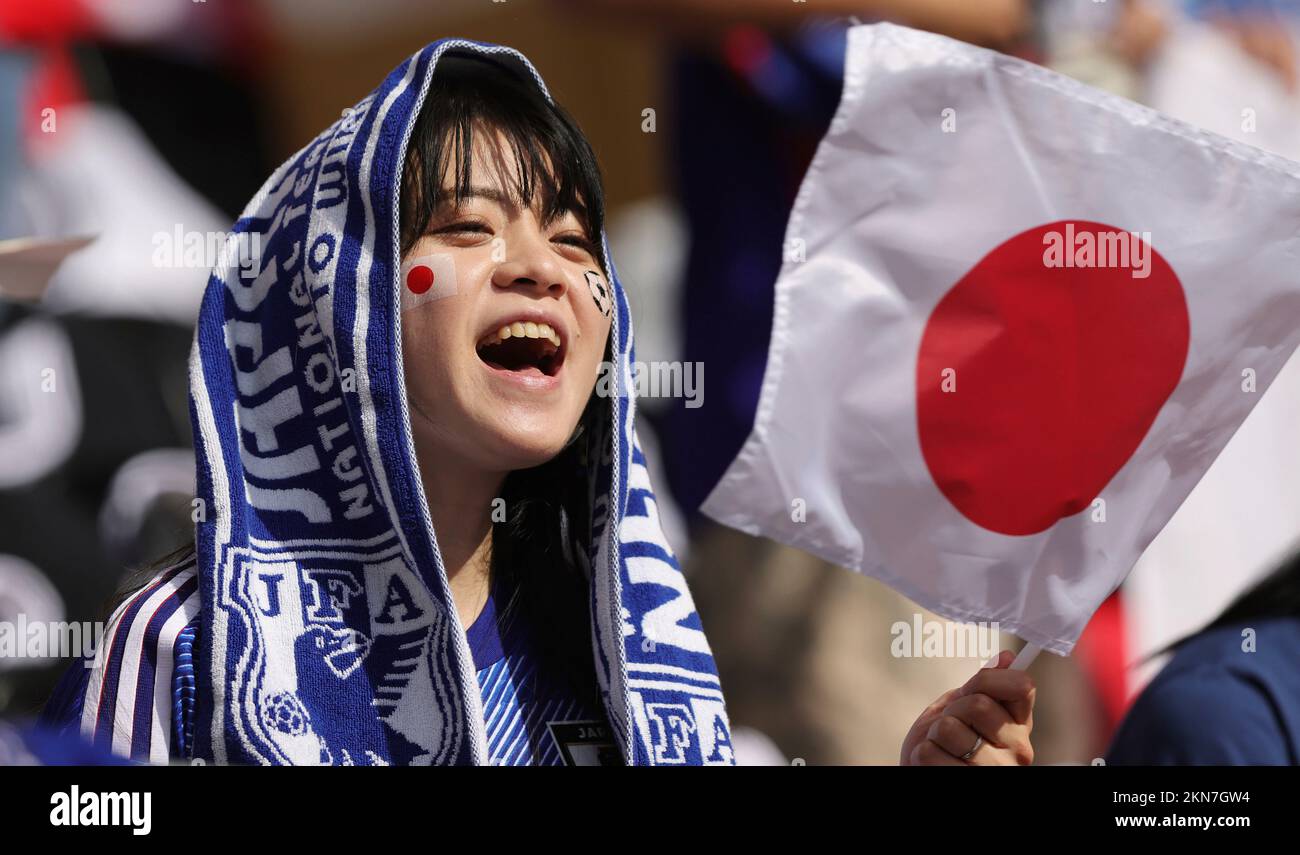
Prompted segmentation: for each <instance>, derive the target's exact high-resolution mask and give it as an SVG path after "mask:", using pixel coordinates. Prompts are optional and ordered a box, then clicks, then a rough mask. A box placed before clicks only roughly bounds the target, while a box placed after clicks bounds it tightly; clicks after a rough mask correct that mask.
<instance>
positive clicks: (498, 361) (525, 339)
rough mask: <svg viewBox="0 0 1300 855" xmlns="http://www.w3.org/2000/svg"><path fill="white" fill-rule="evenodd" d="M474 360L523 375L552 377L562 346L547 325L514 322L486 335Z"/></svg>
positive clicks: (561, 360)
mask: <svg viewBox="0 0 1300 855" xmlns="http://www.w3.org/2000/svg"><path fill="white" fill-rule="evenodd" d="M476 349H477V351H478V358H479V359H481V360H483V361H484V362H485V363H487V364H488V365H489V366H491V367H492V368H496V369H499V370H501V371H510V372H514V373H516V374H520V375H523V376H533V377H541V376H546V377H554V376H555V374H556V372H558V371H559V370H560V365H561V364H562V363H563V362H564V343H563V341H562V340H561V338H560V335H559V333H557V332H556V331H555V329H554V328H553V327H551V326H550V325H549V324H536V323H533V322H532V321H515V322H514V323H510V324H505V325H504V326H502V327H500V328H499V329H497V330H496V331H495V332H491V333H488V334H487V335H486V336H484V337H483V338H482V339H480V340H479V343H478V345H477V348H476Z"/></svg>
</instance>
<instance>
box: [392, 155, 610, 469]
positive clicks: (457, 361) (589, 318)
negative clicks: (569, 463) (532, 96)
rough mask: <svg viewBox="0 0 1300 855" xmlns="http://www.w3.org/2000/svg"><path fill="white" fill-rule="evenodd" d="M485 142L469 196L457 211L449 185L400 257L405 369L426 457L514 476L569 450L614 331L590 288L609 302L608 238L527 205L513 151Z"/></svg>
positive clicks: (568, 216) (569, 216) (414, 425)
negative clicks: (602, 258) (603, 240)
mask: <svg viewBox="0 0 1300 855" xmlns="http://www.w3.org/2000/svg"><path fill="white" fill-rule="evenodd" d="M474 144H475V153H474V157H473V163H472V171H471V182H470V183H471V186H472V192H471V194H470V195H469V196H468V197H467V198H465V199H463V200H462V203H461V205H460V207H459V208H456V207H455V203H454V195H453V194H452V193H451V186H450V183H449V182H450V180H451V179H450V178H448V179H447V180H446V181H444V185H445V186H444V188H443V193H442V194H441V198H443V199H445V200H446V201H445V202H444V203H443V204H441V205H439V206H438V207H437V211H436V213H435V214H434V216H433V218H432V219H431V220H430V222H429V225H428V227H427V229H426V230H425V233H424V235H422V236H421V237H420V238H419V240H418V242H417V243H416V244H415V245H414V246H413V247H412V248H411V250H410V251H409V252H407V253H406V255H404V256H403V258H402V271H401V276H402V281H401V282H400V283H399V287H400V288H401V291H402V311H401V327H402V353H403V369H404V371H405V375H406V390H407V398H408V401H409V404H410V411H411V429H412V431H413V433H414V436H415V441H416V447H417V448H418V449H422V450H428V451H430V452H431V453H433V454H435V455H442V454H452V455H456V456H458V457H459V458H461V459H462V460H463V461H464V462H465V463H467V464H470V465H474V466H477V467H479V468H482V469H485V470H487V471H492V472H503V473H504V472H509V471H512V470H515V469H524V468H529V467H532V466H538V465H540V464H542V463H545V462H546V461H547V460H550V459H551V458H553V457H554V456H555V455H556V454H558V453H559V452H560V451H561V450H562V449H563V448H564V445H565V443H567V442H568V439H569V437H570V436H571V435H572V433H573V431H574V428H575V427H576V426H577V423H578V419H579V418H580V417H581V415H582V412H583V409H584V408H585V406H586V404H587V400H588V398H589V397H590V395H591V393H592V388H593V386H594V384H595V382H596V377H597V372H598V371H599V369H600V363H601V359H602V357H603V356H604V353H605V343H606V340H607V338H608V336H609V329H610V324H611V319H610V317H609V316H608V314H607V313H608V311H609V304H610V302H611V300H610V299H608V298H606V299H604V300H602V302H601V303H599V304H598V302H597V300H596V298H595V296H593V290H592V288H591V286H590V285H589V283H588V280H589V278H590V277H591V276H593V275H594V276H596V277H599V285H600V287H603V288H604V289H605V290H604V292H603V294H602V296H603V295H605V294H609V293H611V291H610V289H609V287H608V286H607V285H606V284H605V283H606V279H605V276H604V274H603V273H601V272H600V264H599V261H598V256H597V253H598V252H599V249H598V246H599V244H598V243H597V242H598V241H599V238H600V236H599V235H589V234H587V233H586V231H585V229H584V228H583V226H582V224H581V220H580V219H579V217H578V216H577V215H576V214H574V213H573V212H566V213H565V214H563V215H562V216H561V217H559V218H558V219H556V220H554V221H553V222H550V223H543V222H542V219H541V216H540V212H539V210H538V208H540V204H541V202H540V198H539V197H540V196H541V194H540V193H536V194H534V195H533V209H531V210H530V209H525V208H522V207H521V206H519V205H518V204H517V203H516V202H515V201H514V198H515V196H516V194H514V193H511V192H509V190H508V186H507V184H506V182H504V181H502V179H501V177H500V176H501V175H508V174H509V172H508V171H507V170H506V169H505V168H503V166H502V165H503V164H511V163H513V159H512V157H510V156H509V150H508V149H503V148H502V146H503V145H505V144H504V142H503V141H502V140H501V139H500V138H498V137H497V136H496V135H494V134H490V133H477V134H475V135H474ZM450 167H451V168H450V169H448V170H447V172H448V175H449V176H454V175H456V174H457V169H456V167H457V165H456V164H455V163H452V164H450ZM596 290H597V292H598V293H599V292H600V289H599V287H598V288H597V289H596Z"/></svg>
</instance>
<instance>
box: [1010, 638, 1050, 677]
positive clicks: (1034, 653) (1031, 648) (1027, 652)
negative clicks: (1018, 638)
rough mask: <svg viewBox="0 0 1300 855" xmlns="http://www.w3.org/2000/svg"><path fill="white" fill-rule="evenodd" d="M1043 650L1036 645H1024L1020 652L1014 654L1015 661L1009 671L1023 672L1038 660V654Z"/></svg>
mask: <svg viewBox="0 0 1300 855" xmlns="http://www.w3.org/2000/svg"><path fill="white" fill-rule="evenodd" d="M1042 649H1043V648H1041V647H1039V646H1038V645H1037V644H1026V645H1025V646H1024V647H1023V648H1022V649H1021V651H1020V652H1019V653H1018V654H1016V660H1015V661H1014V662H1012V663H1011V670H1013V671H1023V670H1025V669H1026V668H1028V667H1029V666H1030V665H1031V664H1032V663H1033V661H1034V660H1035V659H1036V658H1038V654H1039V653H1040V652H1041V651H1042Z"/></svg>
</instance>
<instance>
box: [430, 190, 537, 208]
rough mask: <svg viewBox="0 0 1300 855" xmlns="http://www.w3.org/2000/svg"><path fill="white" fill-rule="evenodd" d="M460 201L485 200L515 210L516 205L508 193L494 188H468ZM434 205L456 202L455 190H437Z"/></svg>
mask: <svg viewBox="0 0 1300 855" xmlns="http://www.w3.org/2000/svg"><path fill="white" fill-rule="evenodd" d="M460 198H462V199H487V200H488V201H489V202H496V203H497V204H498V205H500V206H502V207H503V208H517V207H519V205H518V203H517V202H516V201H515V200H514V199H513V198H511V197H510V194H508V193H502V192H501V191H500V190H499V189H497V188H496V187H470V188H469V190H468V191H467V192H465V193H463V194H461V197H460ZM433 201H434V203H435V204H437V205H439V206H441V205H444V204H447V203H450V202H454V201H456V191H455V190H439V191H438V192H437V194H436V195H435V196H434V197H433Z"/></svg>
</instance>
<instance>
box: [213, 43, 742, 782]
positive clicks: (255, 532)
mask: <svg viewBox="0 0 1300 855" xmlns="http://www.w3.org/2000/svg"><path fill="white" fill-rule="evenodd" d="M448 50H457V51H469V52H474V53H477V54H480V55H483V56H485V57H490V58H492V59H494V60H496V61H499V62H501V63H502V64H503V65H505V66H507V67H509V68H511V69H512V70H514V71H516V72H517V73H518V74H520V75H522V76H524V78H525V79H528V80H532V81H535V83H536V85H537V86H538V87H539V90H540V91H541V92H542V93H543V94H545V93H546V89H545V85H544V84H543V83H542V81H541V78H540V77H538V75H537V72H536V71H535V70H534V69H533V67H532V66H531V65H530V64H529V63H528V61H527V60H526V59H525V58H524V57H523V56H521V55H520V54H518V53H516V52H515V51H513V50H510V49H507V48H502V47H495V46H490V45H482V44H478V43H473V42H467V41H460V40H448V41H441V42H437V43H434V44H431V45H429V46H427V47H425V48H424V49H422V50H420V51H419V52H418V53H416V54H415V55H414V56H412V57H410V58H409V59H407V60H406V61H405V62H403V63H402V64H401V65H400V66H398V68H397V69H396V70H395V71H393V72H392V73H391V74H390V75H389V76H388V77H387V78H386V79H385V80H384V81H383V83H382V84H380V86H379V88H378V89H376V90H375V91H374V92H373V93H371V94H370V95H369V96H367V97H366V98H364V99H362V100H361V101H360V103H358V104H357V105H356V106H354V107H352V108H350V109H348V110H345V111H344V112H343V114H342V116H341V117H340V118H339V119H338V120H337V121H335V122H334V124H333V125H331V126H330V127H329V128H327V129H326V130H325V131H324V133H322V134H321V135H320V136H318V137H316V139H315V140H313V141H312V142H311V143H310V144H308V145H307V146H306V147H305V148H303V149H302V150H301V151H299V152H298V153H297V154H296V155H294V156H293V157H291V158H290V159H289V160H288V161H287V162H286V163H285V164H283V165H282V166H281V167H280V168H279V169H278V170H276V172H275V173H274V174H273V175H272V176H271V177H270V179H269V180H268V181H267V182H266V184H265V185H264V186H263V187H262V189H261V190H260V191H259V192H258V194H257V195H256V196H255V197H254V198H253V200H252V201H251V202H250V203H249V205H248V207H247V208H246V209H245V211H244V213H243V215H242V216H241V217H240V219H239V220H238V222H237V223H236V224H235V228H234V230H233V231H232V233H231V236H230V238H229V240H228V241H227V244H226V253H225V256H224V257H223V258H222V260H221V263H220V264H219V265H218V267H217V269H216V270H215V271H214V272H213V275H212V277H211V279H210V280H209V284H208V287H207V291H206V293H205V295H204V299H203V305H202V308H201V310H200V315H199V324H198V329H197V331H196V334H195V342H194V349H193V354H192V356H191V363H190V409H191V418H192V420H193V424H194V435H195V450H196V455H197V468H198V500H199V501H198V503H197V508H198V511H199V512H200V513H201V514H202V519H201V521H200V522H198V523H197V525H196V542H197V552H198V556H197V559H198V568H199V576H200V592H201V595H202V612H201V631H200V633H199V649H198V650H196V653H195V655H196V660H197V663H196V664H197V667H196V672H197V674H198V681H199V682H198V686H197V695H196V709H195V713H196V718H195V733H194V739H193V743H192V746H193V748H192V750H193V754H194V756H195V757H196V758H202V759H203V760H205V761H207V762H217V763H257V764H316V763H324V764H435V763H436V764H470V763H485V762H487V759H488V751H487V745H486V739H485V727H484V723H483V712H482V701H481V698H480V695H479V687H478V683H477V681H476V677H475V672H474V668H473V662H472V658H471V655H470V651H469V647H468V644H467V642H466V637H465V633H464V632H463V630H462V629H461V627H460V624H459V621H458V618H457V614H456V610H455V605H454V602H453V600H452V597H451V592H450V590H449V587H448V584H447V577H446V572H445V570H444V568H443V566H442V560H441V557H440V556H439V554H438V549H437V545H436V540H435V537H434V532H433V525H432V523H431V521H430V517H429V511H428V508H427V505H426V502H425V497H424V493H423V488H422V486H421V481H420V478H419V468H418V465H417V462H416V456H415V450H414V444H413V442H412V439H411V432H410V424H409V420H408V414H407V400H406V390H405V386H404V383H403V373H402V362H401V342H400V327H399V314H398V313H399V295H398V270H399V246H398V244H399V239H398V237H399V231H398V213H399V210H400V204H399V200H400V190H399V188H400V186H401V180H402V176H401V168H402V164H403V161H404V155H405V152H406V148H407V145H408V142H409V140H410V136H411V131H412V127H413V126H414V124H415V120H416V117H417V115H418V114H419V111H420V109H421V105H422V104H423V102H424V99H425V95H426V93H427V91H428V88H429V82H430V77H431V75H432V74H433V72H434V68H435V66H436V65H437V62H438V58H439V57H440V56H442V55H443V54H444V53H445V52H446V51H448ZM546 97H548V98H549V95H546ZM602 241H603V236H602ZM604 246H605V249H604V254H605V260H606V264H607V269H608V271H609V273H610V279H611V282H612V291H613V300H614V307H613V325H612V329H611V332H610V353H611V354H612V355H613V362H614V365H613V371H612V372H611V374H612V377H611V379H610V383H609V384H608V385H609V393H608V395H605V396H604V397H603V398H602V399H600V400H599V403H600V407H599V408H598V418H597V420H596V424H595V426H594V429H590V430H587V431H585V432H584V433H583V435H582V436H581V437H580V439H579V440H578V441H579V442H585V443H587V444H588V446H587V455H586V457H587V459H588V460H590V461H591V465H589V466H587V467H585V468H583V469H575V471H574V473H573V477H580V478H584V479H586V484H585V486H586V488H587V490H588V493H587V495H588V497H589V499H590V502H589V507H590V508H591V518H590V519H589V520H579V521H576V523H575V525H574V528H575V532H579V533H580V532H581V531H582V530H583V529H585V530H586V532H587V537H586V538H582V539H581V540H579V542H580V543H581V544H582V545H583V549H582V550H581V552H582V554H579V555H575V560H576V561H578V563H579V564H580V566H581V567H582V569H583V570H584V573H585V574H586V576H587V578H588V580H589V582H590V588H589V590H590V595H591V597H590V599H591V602H590V605H591V610H590V613H591V616H592V626H591V639H592V655H593V659H594V663H595V670H596V675H597V682H598V684H599V689H600V695H601V699H602V702H603V705H604V711H605V713H606V715H607V716H608V718H609V723H610V726H611V729H612V731H613V733H614V736H615V739H616V741H617V742H618V744H619V747H620V750H621V753H622V756H623V759H624V761H625V762H628V763H632V764H638V765H659V764H663V765H671V764H731V763H733V762H734V761H733V752H732V747H731V737H730V731H729V726H728V722H727V715H726V711H725V708H724V706H723V698H722V692H721V688H720V684H719V681H718V675H717V670H716V668H715V666H714V662H713V657H712V654H711V652H710V649H709V645H708V642H707V641H706V640H705V636H704V633H703V631H702V627H701V624H700V620H699V617H698V616H697V615H696V613H695V607H694V604H693V601H692V599H691V595H690V592H689V590H688V589H687V586H686V583H685V581H684V579H683V576H682V573H681V570H680V568H679V566H678V563H677V560H676V558H675V557H674V555H673V552H672V550H671V549H670V547H669V545H668V543H667V541H666V540H665V538H664V535H663V532H662V530H661V528H660V524H659V518H658V513H657V511H656V506H655V499H654V493H653V492H652V490H651V488H650V481H649V477H648V474H647V469H646V460H645V457H644V455H643V454H642V452H641V448H640V445H639V443H638V441H637V437H636V432H635V429H634V424H633V422H634V415H635V400H634V395H633V388H634V384H633V377H632V364H633V362H634V361H635V356H634V353H633V348H632V324H631V317H630V315H629V312H628V303H627V299H626V296H625V294H624V292H623V288H622V286H621V285H620V284H619V281H618V277H617V275H616V274H615V273H614V268H613V265H612V263H609V257H608V256H609V250H608V244H607V243H605V244H604ZM426 465H429V464H428V463H426ZM432 465H436V462H434V463H433V464H432Z"/></svg>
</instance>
